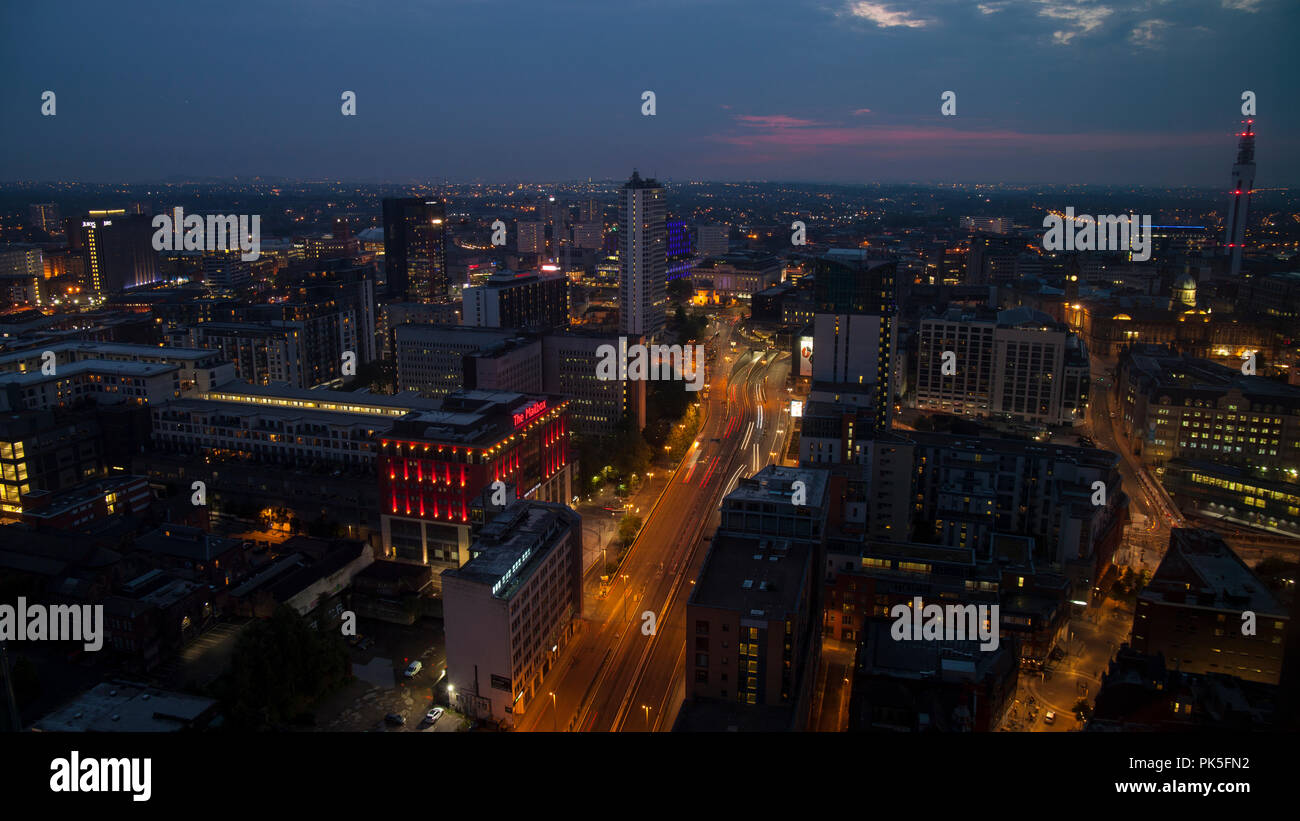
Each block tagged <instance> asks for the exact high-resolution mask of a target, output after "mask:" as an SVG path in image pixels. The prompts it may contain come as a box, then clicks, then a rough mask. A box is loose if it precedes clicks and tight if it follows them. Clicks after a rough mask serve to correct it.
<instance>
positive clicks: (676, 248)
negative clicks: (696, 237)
mask: <svg viewBox="0 0 1300 821" xmlns="http://www.w3.org/2000/svg"><path fill="white" fill-rule="evenodd" d="M666 241H667V248H666V253H667V254H668V257H667V260H666V261H665V263H664V264H665V268H664V276H665V278H666V280H668V281H671V280H674V279H681V278H682V277H684V276H690V273H691V261H692V260H691V254H692V252H693V251H694V250H695V249H694V247H693V245H694V243H693V242H692V241H691V231H690V229H689V228H687V227H686V223H685V221H683V220H668V223H667V238H666Z"/></svg>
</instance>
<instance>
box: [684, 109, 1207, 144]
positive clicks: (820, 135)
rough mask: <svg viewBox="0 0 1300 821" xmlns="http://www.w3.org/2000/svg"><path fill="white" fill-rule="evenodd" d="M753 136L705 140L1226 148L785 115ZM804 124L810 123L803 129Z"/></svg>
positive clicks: (764, 122)
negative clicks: (842, 122)
mask: <svg viewBox="0 0 1300 821" xmlns="http://www.w3.org/2000/svg"><path fill="white" fill-rule="evenodd" d="M737 119H738V120H740V121H741V123H742V125H745V126H751V127H754V126H757V127H758V128H757V129H756V130H755V131H746V132H740V133H734V134H712V135H708V136H706V137H705V138H704V139H707V140H713V141H717V142H723V143H727V144H730V145H734V146H739V147H744V148H751V147H759V146H762V147H769V148H770V147H777V146H779V147H784V148H787V149H792V150H796V151H811V150H815V149H818V148H833V147H846V146H861V147H875V148H880V149H893V150H898V149H902V148H907V147H909V146H933V147H944V148H949V149H962V148H978V149H980V150H988V149H989V148H996V147H998V146H999V145H1002V146H1004V147H1005V148H1007V149H1008V150H1020V149H1028V148H1033V149H1044V148H1047V149H1053V150H1059V151H1096V150H1114V149H1124V148H1128V149H1137V150H1140V149H1152V148H1167V147H1174V146H1179V147H1186V146H1207V145H1218V144H1220V143H1222V141H1223V139H1224V135H1223V134H1222V133H1220V132H1217V131H1213V132H1205V133H1194V134H1149V133H1148V134H1140V133H1139V134H1121V133H1115V132H1102V133H1095V134H1034V133H1028V132H1021V131H1014V130H1009V129H993V130H961V129H953V128H920V127H917V126H885V125H880V126H828V125H823V124H817V123H811V121H806V120H799V119H798V118H795V117H789V116H787V115H771V116H766V117H741V118H737ZM804 123H809V124H808V125H804ZM764 129H766V130H764Z"/></svg>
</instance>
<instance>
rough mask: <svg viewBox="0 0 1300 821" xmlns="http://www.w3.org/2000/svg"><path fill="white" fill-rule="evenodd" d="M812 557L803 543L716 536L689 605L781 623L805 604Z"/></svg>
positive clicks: (732, 535) (726, 534) (723, 533)
mask: <svg viewBox="0 0 1300 821" xmlns="http://www.w3.org/2000/svg"><path fill="white" fill-rule="evenodd" d="M812 555H813V553H812V549H811V548H810V546H809V545H808V544H807V543H805V542H800V541H794V540H788V539H761V538H757V537H753V536H739V535H736V534H732V533H725V532H718V533H717V534H715V536H714V540H713V544H712V545H711V546H710V547H709V552H708V555H707V556H706V557H705V559H704V565H703V566H702V567H701V568H700V575H699V578H697V579H696V581H695V586H694V589H693V590H692V591H691V599H690V602H691V604H693V605H697V606H699V607H716V608H720V609H724V610H732V611H735V612H738V613H740V614H741V615H742V616H750V617H753V618H756V619H763V620H775V619H784V618H785V616H786V615H787V614H789V613H794V612H796V611H798V609H799V607H800V605H801V603H803V600H804V593H805V590H804V586H805V584H806V582H807V580H808V578H809V573H810V572H812V566H811V563H812Z"/></svg>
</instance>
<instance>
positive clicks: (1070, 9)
mask: <svg viewBox="0 0 1300 821" xmlns="http://www.w3.org/2000/svg"><path fill="white" fill-rule="evenodd" d="M1114 12H1115V10H1114V9H1112V8H1110V7H1109V6H1099V5H1091V4H1084V3H1062V2H1055V0H1044V7H1043V8H1041V9H1039V10H1038V16H1039V17H1046V18H1049V19H1051V20H1062V21H1064V22H1065V24H1066V26H1067V27H1066V28H1064V29H1058V30H1057V31H1054V32H1052V41H1053V42H1055V43H1060V44H1061V45H1069V43H1070V41H1071V40H1073V39H1074V38H1075V37H1077V36H1079V35H1080V34H1085V35H1086V34H1091V33H1092V32H1094V31H1096V30H1097V29H1099V28H1101V25H1102V23H1104V22H1106V19H1107V18H1108V17H1110V16H1111V15H1112V14H1114Z"/></svg>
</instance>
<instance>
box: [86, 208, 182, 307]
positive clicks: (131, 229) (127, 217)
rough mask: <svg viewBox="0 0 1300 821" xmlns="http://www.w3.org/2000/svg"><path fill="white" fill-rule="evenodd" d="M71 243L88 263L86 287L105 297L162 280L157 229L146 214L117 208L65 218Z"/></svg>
mask: <svg viewBox="0 0 1300 821" xmlns="http://www.w3.org/2000/svg"><path fill="white" fill-rule="evenodd" d="M63 226H64V231H65V232H66V234H67V236H68V244H69V245H70V246H71V247H72V248H73V249H75V250H76V251H78V252H79V253H80V254H81V255H82V257H83V258H84V259H85V262H86V287H87V290H89V291H91V292H93V293H95V294H98V295H100V296H106V295H108V294H114V293H117V292H118V291H122V290H125V289H127V288H134V287H136V286H139V285H148V284H150V283H152V282H156V281H157V280H158V279H159V273H158V252H157V251H155V250H154V247H153V235H154V229H153V226H152V224H151V220H150V218H149V217H148V216H147V215H144V214H127V213H126V211H124V210H122V209H120V208H118V209H114V210H107V211H91V212H89V213H87V214H86V216H84V217H81V218H77V217H68V218H67V219H65V220H64V221H63Z"/></svg>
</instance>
